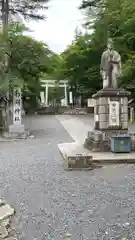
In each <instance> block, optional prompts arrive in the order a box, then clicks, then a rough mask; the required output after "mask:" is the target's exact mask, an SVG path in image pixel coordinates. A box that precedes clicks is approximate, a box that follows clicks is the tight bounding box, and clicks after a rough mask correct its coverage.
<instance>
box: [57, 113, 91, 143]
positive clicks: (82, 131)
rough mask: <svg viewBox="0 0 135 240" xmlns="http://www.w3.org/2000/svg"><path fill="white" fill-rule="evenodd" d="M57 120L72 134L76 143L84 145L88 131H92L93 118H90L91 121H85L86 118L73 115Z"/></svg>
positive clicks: (61, 116) (58, 117)
mask: <svg viewBox="0 0 135 240" xmlns="http://www.w3.org/2000/svg"><path fill="white" fill-rule="evenodd" d="M57 119H58V120H59V121H60V123H61V124H62V126H63V127H64V129H65V130H66V131H67V132H68V134H70V136H71V137H72V138H73V140H74V141H75V142H78V143H79V144H83V143H84V141H85V138H86V136H87V133H88V131H90V130H92V127H93V118H92V117H91V116H90V117H89V121H88V122H87V123H86V122H85V121H83V119H85V117H83V118H82V117H81V116H80V117H78V116H72V115H59V116H57Z"/></svg>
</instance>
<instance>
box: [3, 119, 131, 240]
mask: <svg viewBox="0 0 135 240" xmlns="http://www.w3.org/2000/svg"><path fill="white" fill-rule="evenodd" d="M26 124H27V125H29V126H30V128H31V129H33V132H34V133H35V139H29V140H25V141H20V142H12V143H1V145H0V161H1V168H0V183H1V188H0V195H1V196H3V197H4V198H5V199H6V201H7V202H8V203H9V204H10V205H12V206H13V207H15V209H16V212H17V213H16V217H15V221H14V227H15V229H16V232H17V236H18V239H19V240H34V239H37V240H48V239H51V240H61V239H63V238H64V233H70V234H72V236H71V239H72V240H94V239H95V240H98V239H99V240H108V239H109V240H110V239H115V240H116V239H121V240H126V239H128V240H135V204H134V197H135V166H134V165H117V166H109V167H104V168H102V169H96V170H94V171H89V172H83V171H80V172H79V171H74V172H72V171H71V172H68V171H64V168H63V165H62V158H61V156H60V154H59V152H58V149H57V144H58V143H61V142H70V141H72V139H71V138H70V137H69V135H68V134H67V132H65V130H64V129H63V128H62V126H61V125H60V124H59V122H58V120H57V119H56V118H55V116H40V117H32V118H28V119H27V121H26Z"/></svg>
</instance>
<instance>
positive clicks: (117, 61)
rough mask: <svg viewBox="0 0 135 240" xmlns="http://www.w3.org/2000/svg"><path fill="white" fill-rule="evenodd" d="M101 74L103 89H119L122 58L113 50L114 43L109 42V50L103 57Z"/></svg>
mask: <svg viewBox="0 0 135 240" xmlns="http://www.w3.org/2000/svg"><path fill="white" fill-rule="evenodd" d="M100 72H101V75H102V78H103V88H117V79H118V77H119V76H120V75H121V56H120V54H119V53H118V52H117V51H115V50H114V49H113V42H112V40H111V39H109V40H108V45H107V50H106V51H104V52H103V54H102V57H101V65H100Z"/></svg>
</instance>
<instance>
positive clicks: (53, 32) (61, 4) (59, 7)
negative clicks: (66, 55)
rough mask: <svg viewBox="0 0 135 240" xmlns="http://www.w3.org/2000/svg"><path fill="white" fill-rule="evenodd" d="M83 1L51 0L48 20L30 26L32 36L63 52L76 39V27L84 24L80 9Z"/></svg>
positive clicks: (54, 49)
mask: <svg viewBox="0 0 135 240" xmlns="http://www.w3.org/2000/svg"><path fill="white" fill-rule="evenodd" d="M81 2H82V0H50V3H49V6H50V7H49V9H48V10H47V11H46V15H47V19H46V21H41V22H32V23H30V24H29V26H30V28H31V29H32V30H33V31H34V32H32V33H31V35H32V36H33V37H34V38H36V39H37V40H41V41H44V42H46V43H47V44H48V45H49V47H50V48H51V49H52V50H53V51H55V52H57V53H60V52H62V51H63V50H64V49H65V48H66V46H67V45H68V44H70V43H71V41H72V40H73V37H74V30H75V28H76V26H80V27H81V24H82V23H83V18H84V17H83V15H82V13H81V11H80V10H78V7H79V5H80V3H81Z"/></svg>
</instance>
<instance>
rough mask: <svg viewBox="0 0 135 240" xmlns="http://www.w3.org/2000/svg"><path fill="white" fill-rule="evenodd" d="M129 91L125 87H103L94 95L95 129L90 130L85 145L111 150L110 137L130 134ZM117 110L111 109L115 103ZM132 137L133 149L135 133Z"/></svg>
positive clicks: (92, 148)
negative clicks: (111, 105)
mask: <svg viewBox="0 0 135 240" xmlns="http://www.w3.org/2000/svg"><path fill="white" fill-rule="evenodd" d="M129 95H130V93H129V92H127V91H125V90H124V89H111V88H106V89H102V90H100V91H99V92H97V93H96V94H95V95H93V98H94V99H95V102H96V104H95V107H94V119H95V121H94V130H93V131H91V132H88V136H87V138H86V140H85V143H84V147H86V148H88V149H89V150H91V151H95V152H108V151H110V144H109V143H110V137H111V136H113V135H127V134H128V135H129V133H128V96H129ZM116 103H117V105H118V108H117V109H116V107H114V110H116V112H115V111H114V110H113V111H114V112H112V110H110V104H113V105H115V106H116ZM130 136H131V138H132V150H135V134H130Z"/></svg>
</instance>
